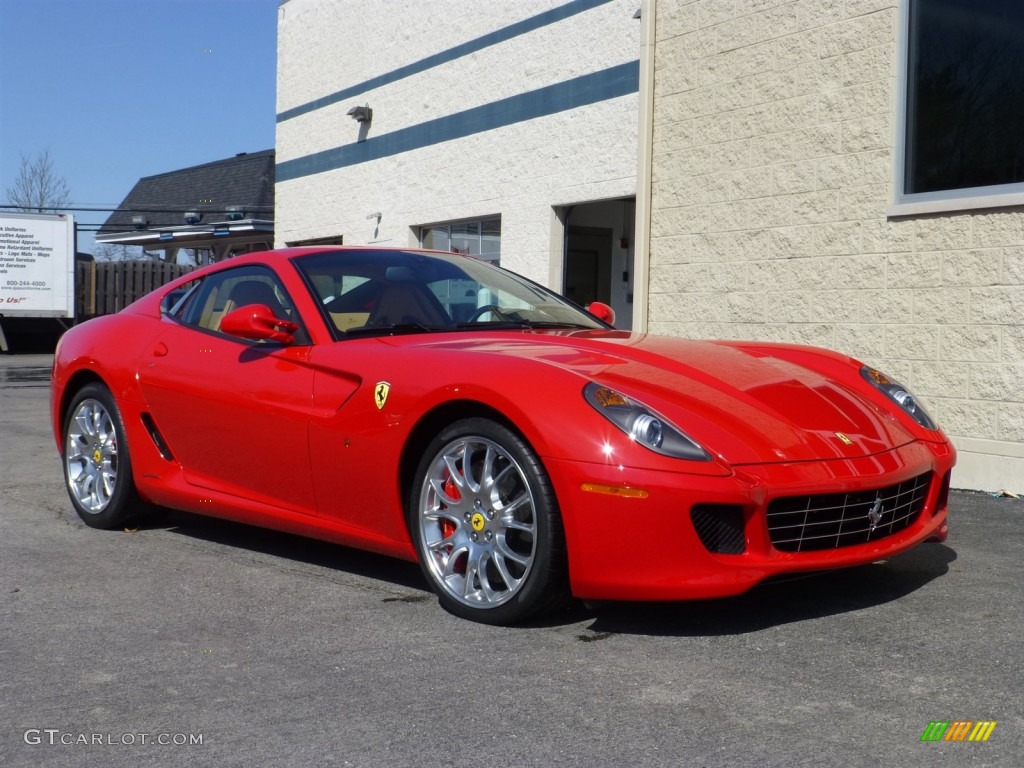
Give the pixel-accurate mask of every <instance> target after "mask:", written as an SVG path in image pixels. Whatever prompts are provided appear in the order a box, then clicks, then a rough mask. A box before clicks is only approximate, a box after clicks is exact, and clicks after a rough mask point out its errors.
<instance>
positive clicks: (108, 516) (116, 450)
mask: <svg viewBox="0 0 1024 768" xmlns="http://www.w3.org/2000/svg"><path fill="white" fill-rule="evenodd" d="M64 479H65V482H66V484H67V489H68V496H70V497H71V503H72V504H73V505H74V507H75V511H76V512H78V516H79V517H81V518H82V520H83V521H84V522H85V524H86V525H89V526H91V527H93V528H117V527H119V526H121V525H123V524H124V523H125V522H127V521H128V520H129V519H131V518H132V517H134V516H137V515H139V514H141V513H142V512H144V508H143V505H142V502H141V501H140V499H139V497H138V494H137V492H136V490H135V483H134V481H133V480H132V465H131V459H130V457H129V456H128V443H127V441H126V440H125V436H124V425H123V423H122V422H121V414H120V412H119V411H118V409H117V404H116V403H115V402H114V398H113V396H112V395H111V394H110V391H109V390H108V389H107V388H106V387H104V386H103V385H101V384H88V385H86V386H84V387H82V389H81V390H79V392H78V393H77V394H76V395H75V397H74V399H73V400H72V401H71V407H70V408H68V412H67V416H66V417H65V419H64Z"/></svg>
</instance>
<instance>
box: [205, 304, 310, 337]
mask: <svg viewBox="0 0 1024 768" xmlns="http://www.w3.org/2000/svg"><path fill="white" fill-rule="evenodd" d="M220 329H221V330H222V331H223V332H224V333H227V334H229V335H231V336H238V337H239V338H242V339H255V340H257V341H262V340H266V341H280V342H282V343H284V344H291V343H292V342H293V341H294V340H295V332H296V331H297V330H299V326H298V325H296V324H295V323H293V322H291V321H290V320H282V319H281V318H279V317H274V313H273V311H272V310H271V309H270V307H268V306H267V305H266V304H246V305H245V306H244V307H239V308H238V309H234V310H232V311H231V312H228V313H227V314H226V315H224V317H222V318H221V320H220Z"/></svg>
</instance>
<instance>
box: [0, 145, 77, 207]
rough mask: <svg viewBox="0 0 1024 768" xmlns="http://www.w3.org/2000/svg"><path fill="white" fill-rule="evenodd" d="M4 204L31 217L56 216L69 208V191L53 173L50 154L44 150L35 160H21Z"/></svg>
mask: <svg viewBox="0 0 1024 768" xmlns="http://www.w3.org/2000/svg"><path fill="white" fill-rule="evenodd" d="M7 200H8V202H10V203H11V204H12V205H16V206H18V208H19V209H20V210H22V211H31V212H33V213H48V212H56V211H57V210H59V209H61V208H63V207H64V206H66V205H67V204H68V202H69V201H70V200H71V190H69V189H68V182H67V180H66V179H65V178H64V177H63V176H58V175H57V173H56V171H54V170H53V162H52V161H51V160H50V150H48V149H45V150H43V151H42V152H40V153H39V154H38V155H36V156H35V158H34V159H30V158H27V157H25V155H22V156H21V169H20V170H19V172H18V178H16V179H15V180H14V184H12V185H11V186H10V187H8V188H7Z"/></svg>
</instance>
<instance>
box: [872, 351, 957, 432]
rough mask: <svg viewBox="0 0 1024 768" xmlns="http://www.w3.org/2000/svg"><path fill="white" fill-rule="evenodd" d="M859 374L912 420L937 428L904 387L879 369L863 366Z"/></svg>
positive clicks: (926, 426)
mask: <svg viewBox="0 0 1024 768" xmlns="http://www.w3.org/2000/svg"><path fill="white" fill-rule="evenodd" d="M860 375H861V376H863V377H864V378H865V380H867V381H868V382H869V383H870V384H871V385H872V386H874V387H875V389H878V390H879V391H880V392H882V393H883V394H884V395H885V396H886V397H888V398H889V399H890V400H892V401H893V402H894V403H896V405H898V406H899V407H900V408H902V409H903V410H904V411H905V412H906V413H907V414H908V415H909V416H910V418H912V419H913V420H914V421H916V422H917V423H918V424H920V425H921V426H922V427H924V428H925V429H938V428H939V427H938V425H937V424H936V423H935V422H934V421H933V420H932V417H931V416H929V415H928V414H927V413H926V412H925V410H924V408H923V407H922V406H921V404H920V403H919V402H917V400H915V399H914V396H913V395H912V394H910V392H909V391H908V390H907V388H906V387H904V386H903V385H902V384H900V383H899V382H898V381H896V380H894V379H890V378H889V377H888V376H886V375H885V374H884V373H882V372H881V371H876V370H875V369H874V368H869V367H868V366H866V365H865V366H864V367H863V368H861V369H860Z"/></svg>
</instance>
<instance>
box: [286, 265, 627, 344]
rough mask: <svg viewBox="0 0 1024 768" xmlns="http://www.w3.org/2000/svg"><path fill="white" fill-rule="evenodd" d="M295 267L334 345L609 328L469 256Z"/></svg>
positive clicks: (546, 292)
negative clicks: (386, 337) (382, 337)
mask: <svg viewBox="0 0 1024 768" xmlns="http://www.w3.org/2000/svg"><path fill="white" fill-rule="evenodd" d="M295 264H296V266H297V267H298V269H299V271H300V272H301V273H302V275H303V276H304V277H305V279H306V283H307V284H308V285H309V287H310V289H311V291H312V292H313V295H314V297H315V299H316V300H317V302H318V303H319V304H320V305H321V307H323V311H324V313H325V316H326V318H327V320H328V321H329V323H330V325H331V326H332V327H333V328H334V330H335V332H336V335H337V336H338V338H344V337H351V336H360V335H373V334H376V333H381V334H390V333H429V332H434V331H452V330H473V329H478V328H479V329H483V328H491V329H493V328H496V327H497V328H503V327H509V328H575V329H596V328H607V327H608V326H606V325H604V324H603V323H601V322H600V321H599V320H596V319H595V318H594V317H592V316H591V315H589V314H587V313H586V312H584V311H582V310H581V309H580V308H579V307H577V306H576V305H574V304H572V303H570V302H569V301H567V300H565V299H563V298H562V297H560V296H558V295H557V294H555V293H552V292H551V291H549V290H547V289H546V288H543V287H541V286H539V285H537V284H535V283H532V282H530V281H529V280H527V279H526V278H523V277H520V276H519V275H516V274H514V273H512V272H509V271H508V270H505V269H501V268H500V267H495V266H493V265H491V264H488V263H487V262H484V261H480V260H479V259H475V258H472V257H470V256H459V255H456V254H443V253H423V252H419V251H391V250H374V249H358V250H355V249H353V250H343V251H326V252H319V253H312V254H308V255H305V256H300V257H298V258H296V259H295Z"/></svg>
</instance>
